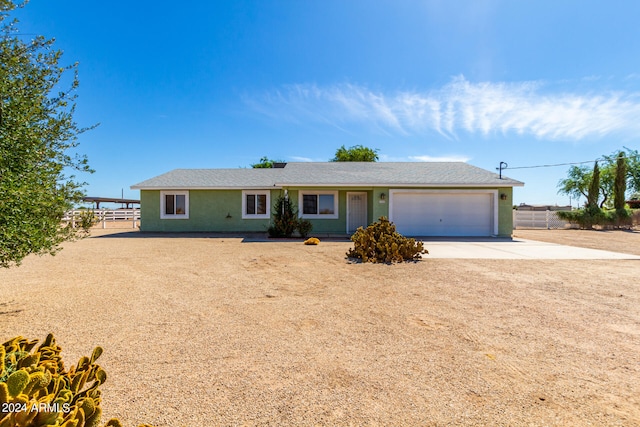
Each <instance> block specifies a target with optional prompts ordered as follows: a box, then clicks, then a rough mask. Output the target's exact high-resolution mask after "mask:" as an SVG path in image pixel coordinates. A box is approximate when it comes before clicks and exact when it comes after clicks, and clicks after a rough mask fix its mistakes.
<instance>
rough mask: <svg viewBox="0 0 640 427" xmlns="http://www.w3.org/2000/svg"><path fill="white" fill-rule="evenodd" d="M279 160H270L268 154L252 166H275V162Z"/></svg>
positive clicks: (265, 167) (260, 167)
mask: <svg viewBox="0 0 640 427" xmlns="http://www.w3.org/2000/svg"><path fill="white" fill-rule="evenodd" d="M277 162H278V161H277V160H270V159H269V158H268V157H267V156H264V157H262V158H261V159H260V161H259V162H258V163H254V164H252V165H251V167H252V168H254V169H270V168H272V167H273V164H274V163H277Z"/></svg>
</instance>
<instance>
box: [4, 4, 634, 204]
mask: <svg viewBox="0 0 640 427" xmlns="http://www.w3.org/2000/svg"><path fill="white" fill-rule="evenodd" d="M639 12H640V3H638V2H635V1H631V0H620V1H616V2H590V1H587V2H585V1H578V0H567V1H563V2H557V1H551V0H536V1H533V0H523V1H517V2H514V1H508V0H468V1H461V2H455V4H454V3H452V2H446V1H441V0H426V1H411V0H410V1H406V2H395V1H380V2H376V3H375V5H372V4H371V3H370V2H368V1H364V0H353V1H349V2H343V1H337V0H326V1H322V2H316V1H310V2H299V1H294V0H278V1H273V2H262V1H234V2H206V1H194V2H191V3H189V5H188V7H186V6H176V5H174V4H168V3H167V4H163V3H162V2H160V3H158V2H150V1H148V0H141V1H138V2H134V3H129V4H127V7H126V8H122V7H114V6H113V5H112V4H108V3H104V4H103V3H95V2H84V1H80V0H68V1H65V2H49V1H46V0H31V2H30V3H29V4H28V5H27V6H26V7H25V8H24V9H23V10H21V11H19V12H18V13H16V14H15V16H16V17H17V18H18V19H19V20H20V21H21V22H20V24H19V25H18V28H19V29H20V31H21V33H22V34H23V37H25V38H29V37H32V35H33V34H43V35H45V36H47V37H55V38H56V44H55V46H56V47H57V48H59V49H62V50H63V51H64V56H63V61H66V62H67V63H73V62H76V61H78V62H79V64H80V65H79V78H80V88H79V89H78V95H79V97H78V101H77V102H78V105H77V113H76V116H75V117H76V120H77V121H78V123H79V124H80V125H81V126H90V125H93V124H95V123H100V125H99V126H98V127H97V128H96V129H95V130H92V131H90V132H87V133H85V134H82V135H80V138H79V142H80V147H79V149H80V152H82V153H86V154H87V155H88V156H89V160H90V163H91V166H92V167H93V168H95V169H96V173H95V174H93V175H90V176H86V177H84V176H83V177H81V179H83V180H86V181H87V182H88V187H87V192H88V194H89V195H91V196H104V197H109V196H111V197H120V195H121V194H124V196H125V197H127V198H137V197H138V194H137V192H136V191H132V190H129V187H130V186H131V185H132V184H133V183H136V182H141V181H143V180H145V179H148V178H150V177H152V176H156V175H159V174H161V173H163V172H166V171H168V170H171V169H175V168H220V167H226V168H236V167H238V168H240V167H249V166H250V165H251V164H252V163H257V162H258V161H259V159H260V158H261V157H263V156H267V157H269V158H271V159H276V160H284V161H326V160H329V159H330V158H332V157H333V155H334V153H335V150H336V149H337V148H338V147H340V146H342V145H344V146H346V147H349V146H353V145H365V146H368V147H371V148H376V149H378V153H379V156H380V160H381V161H438V160H443V161H464V162H468V163H469V164H472V165H475V166H479V167H481V168H484V169H487V170H492V171H493V170H495V169H496V168H497V167H498V166H499V164H500V162H505V163H507V164H508V168H507V169H506V170H505V171H504V173H505V174H506V175H507V176H510V177H512V178H514V179H517V180H520V181H524V182H525V184H526V185H525V187H523V188H517V189H516V190H515V192H514V200H515V201H516V203H521V202H522V203H530V204H561V205H562V204H569V203H572V204H573V205H576V201H575V200H570V199H569V198H568V197H567V196H563V195H558V194H557V183H558V181H559V180H560V179H562V178H564V177H565V176H566V171H567V169H568V166H566V165H565V166H555V167H543V168H530V169H516V168H517V167H523V166H541V165H550V164H566V163H572V162H586V161H593V160H595V159H597V158H599V157H600V156H602V155H603V154H611V153H612V152H614V151H616V150H619V149H622V148H623V147H629V148H632V149H638V148H639V144H638V131H639V130H640V129H639V127H640V121H638V120H637V119H636V118H637V117H640V115H639V114H638V113H640V56H638V55H637V52H639V51H640V34H639V33H640V28H639V26H638V25H637V22H636V21H637V16H640V13H639ZM510 168H511V170H510ZM580 202H584V201H580Z"/></svg>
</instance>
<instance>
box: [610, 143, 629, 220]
mask: <svg viewBox="0 0 640 427" xmlns="http://www.w3.org/2000/svg"><path fill="white" fill-rule="evenodd" d="M613 188H614V191H613V207H614V208H615V209H616V212H620V211H623V210H624V205H625V200H626V197H625V193H626V192H627V158H626V157H625V155H624V153H623V152H622V151H621V152H620V153H618V158H617V159H616V177H615V182H614V187H613Z"/></svg>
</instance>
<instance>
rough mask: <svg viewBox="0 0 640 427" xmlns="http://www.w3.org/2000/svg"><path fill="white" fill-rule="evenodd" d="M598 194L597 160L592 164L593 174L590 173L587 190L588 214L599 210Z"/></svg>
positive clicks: (598, 169)
mask: <svg viewBox="0 0 640 427" xmlns="http://www.w3.org/2000/svg"><path fill="white" fill-rule="evenodd" d="M599 196H600V168H599V167H598V162H596V163H595V165H594V166H593V174H592V175H591V182H590V183H589V190H588V192H587V211H588V212H589V213H590V214H597V213H598V212H600V206H599V205H598V197H599Z"/></svg>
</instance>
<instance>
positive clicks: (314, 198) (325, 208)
mask: <svg viewBox="0 0 640 427" xmlns="http://www.w3.org/2000/svg"><path fill="white" fill-rule="evenodd" d="M298 203H299V206H301V209H300V213H301V217H302V218H328V219H336V218H338V192H337V191H313V192H311V191H300V196H299V201H298Z"/></svg>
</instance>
